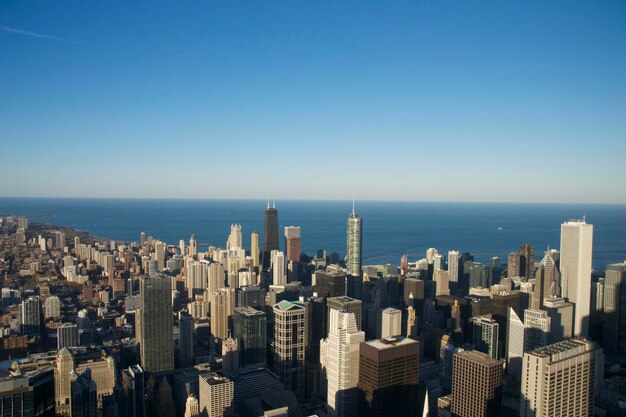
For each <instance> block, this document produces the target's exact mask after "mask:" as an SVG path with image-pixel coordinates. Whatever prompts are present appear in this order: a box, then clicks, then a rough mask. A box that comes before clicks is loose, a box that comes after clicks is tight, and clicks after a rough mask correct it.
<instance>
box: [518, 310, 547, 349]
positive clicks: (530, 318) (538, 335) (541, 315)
mask: <svg viewBox="0 0 626 417" xmlns="http://www.w3.org/2000/svg"><path fill="white" fill-rule="evenodd" d="M549 335H550V317H549V316H548V312H547V311H544V310H534V309H530V308H528V309H526V310H524V352H528V351H531V350H534V349H538V348H541V347H544V346H547V345H548V343H549V338H548V337H549Z"/></svg>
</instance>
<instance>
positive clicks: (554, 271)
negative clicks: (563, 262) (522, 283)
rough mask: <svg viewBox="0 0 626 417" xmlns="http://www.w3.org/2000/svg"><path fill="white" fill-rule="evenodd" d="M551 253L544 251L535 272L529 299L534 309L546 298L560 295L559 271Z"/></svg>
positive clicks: (538, 307) (540, 306)
mask: <svg viewBox="0 0 626 417" xmlns="http://www.w3.org/2000/svg"><path fill="white" fill-rule="evenodd" d="M552 254H553V252H552V251H550V250H548V251H546V254H545V255H544V257H543V259H542V260H541V262H539V267H538V268H537V271H536V274H535V288H534V291H533V296H532V301H531V308H533V309H535V310H538V309H540V308H542V307H543V303H544V300H545V299H546V298H550V297H556V296H560V295H561V273H560V272H559V268H557V266H556V262H555V261H554V258H553V257H552Z"/></svg>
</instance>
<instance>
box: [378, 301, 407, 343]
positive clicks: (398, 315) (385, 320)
mask: <svg viewBox="0 0 626 417" xmlns="http://www.w3.org/2000/svg"><path fill="white" fill-rule="evenodd" d="M380 314H381V319H380V337H381V338H387V337H394V336H400V335H401V334H402V312H401V311H400V310H398V309H396V308H392V307H388V308H386V309H384V310H382V311H381V313H380Z"/></svg>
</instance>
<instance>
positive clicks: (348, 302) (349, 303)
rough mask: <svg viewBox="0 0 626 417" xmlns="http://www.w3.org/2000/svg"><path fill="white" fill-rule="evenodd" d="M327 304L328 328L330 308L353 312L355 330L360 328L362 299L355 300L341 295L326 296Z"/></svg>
mask: <svg viewBox="0 0 626 417" xmlns="http://www.w3.org/2000/svg"><path fill="white" fill-rule="evenodd" d="M326 306H327V309H328V311H327V314H326V317H327V322H328V323H327V326H326V328H327V329H328V328H330V327H329V325H330V310H333V309H334V310H338V311H341V312H344V313H352V314H354V321H355V322H356V328H357V330H361V323H362V317H363V301H361V300H357V299H354V298H351V297H348V296H341V297H328V298H327V299H326Z"/></svg>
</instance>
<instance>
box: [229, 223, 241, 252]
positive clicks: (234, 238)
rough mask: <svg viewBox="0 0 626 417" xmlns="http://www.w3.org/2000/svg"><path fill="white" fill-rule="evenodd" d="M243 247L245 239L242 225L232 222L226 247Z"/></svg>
mask: <svg viewBox="0 0 626 417" xmlns="http://www.w3.org/2000/svg"><path fill="white" fill-rule="evenodd" d="M242 247H243V240H242V234H241V225H240V224H231V225H230V235H229V236H228V241H227V242H226V249H233V248H242Z"/></svg>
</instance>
